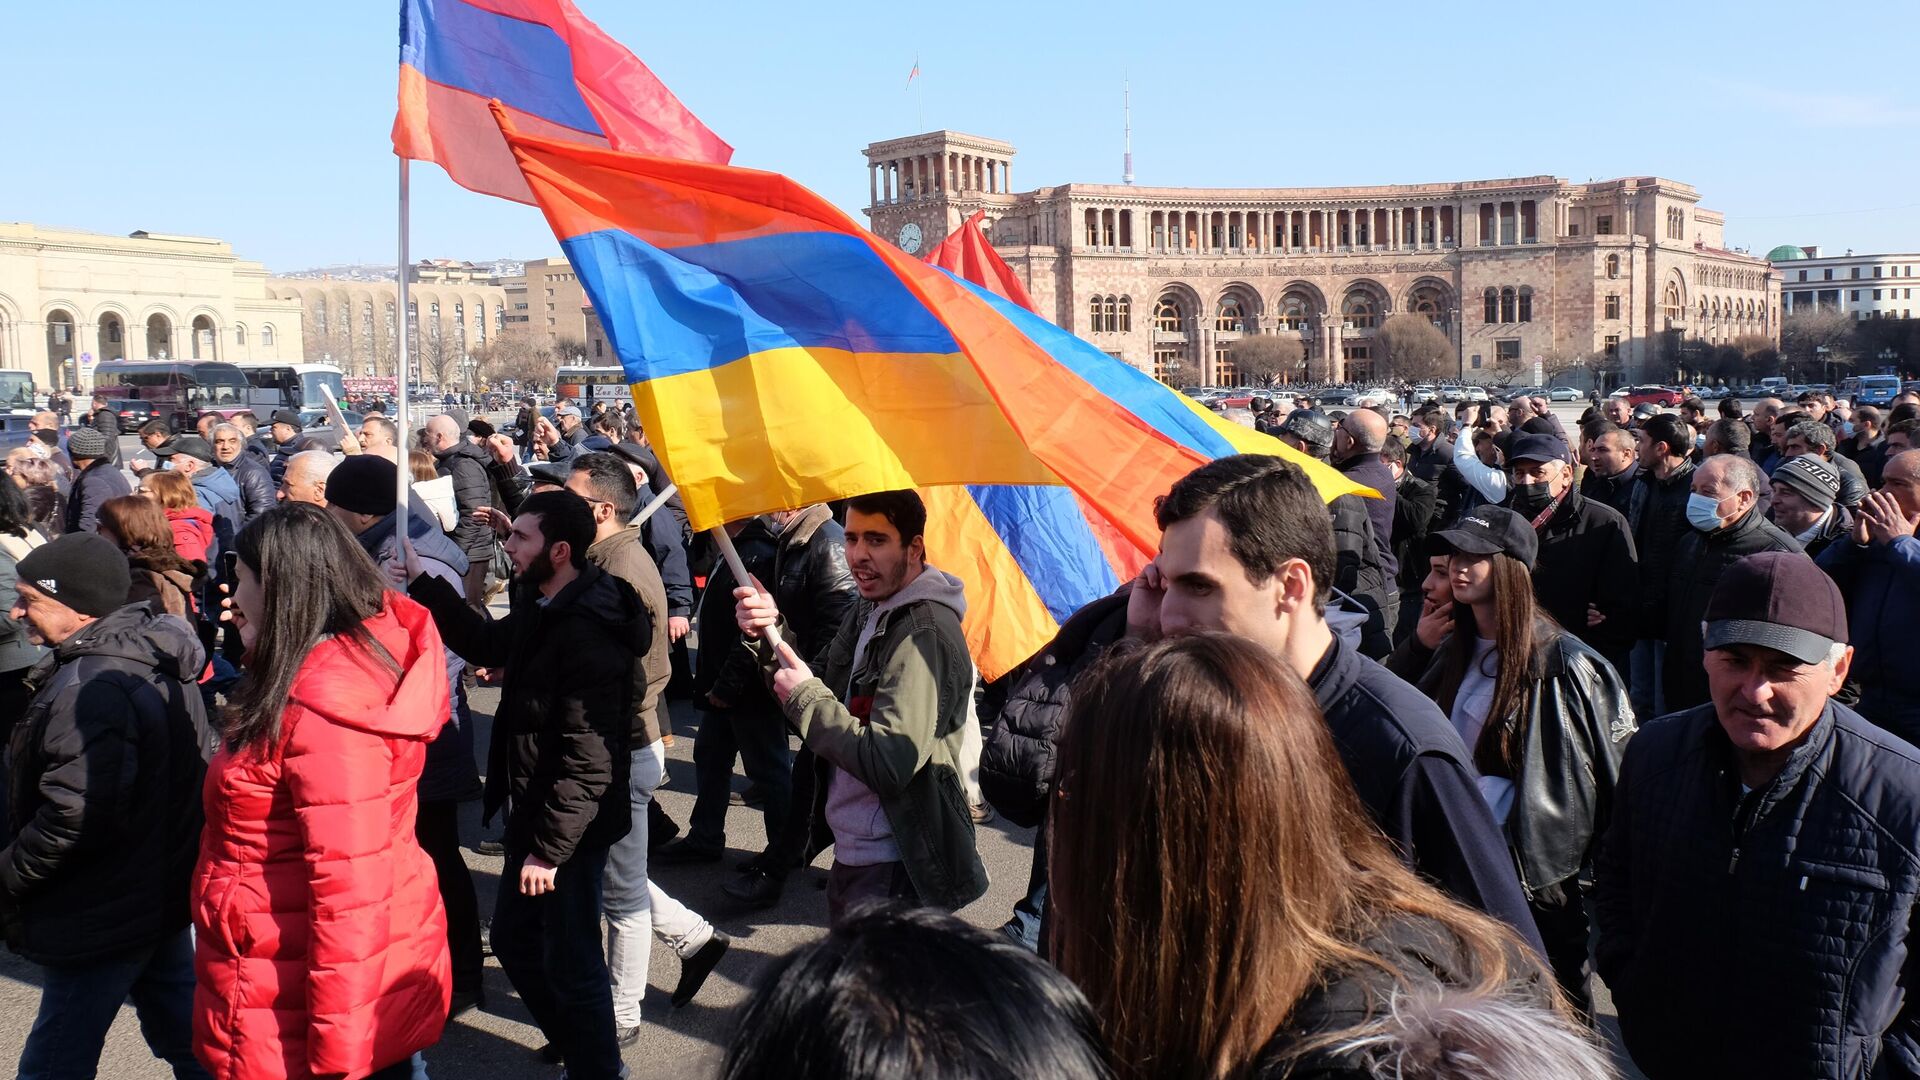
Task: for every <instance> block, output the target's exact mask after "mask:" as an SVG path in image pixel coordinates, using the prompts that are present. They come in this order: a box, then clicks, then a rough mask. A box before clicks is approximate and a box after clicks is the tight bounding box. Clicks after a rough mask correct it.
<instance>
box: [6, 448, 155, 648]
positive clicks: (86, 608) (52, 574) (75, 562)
mask: <svg viewBox="0 0 1920 1080" xmlns="http://www.w3.org/2000/svg"><path fill="white" fill-rule="evenodd" d="M81 430H83V431H91V430H92V429H91V428H82V429H81ZM94 434H95V435H98V434H100V433H99V432H97V431H96V432H94ZM16 572H17V573H18V574H19V576H20V583H21V584H22V585H29V586H32V587H33V588H35V589H38V590H40V591H41V592H43V593H46V594H47V595H48V596H49V597H52V598H53V599H55V600H58V601H59V602H60V603H62V604H65V605H66V606H68V607H70V608H72V609H73V610H75V611H77V612H79V613H80V614H82V615H91V616H93V617H94V618H96V619H98V618H101V617H103V616H105V615H107V614H109V613H111V612H114V611H117V610H119V609H120V608H123V607H125V606H126V605H127V590H128V589H129V588H130V587H132V585H133V574H132V572H131V571H130V570H129V569H128V568H127V557H126V556H125V555H123V554H121V552H120V549H119V548H117V547H115V546H114V545H113V542H112V541H111V540H108V539H107V538H106V537H104V536H101V535H100V534H98V533H89V532H77V533H67V534H66V535H65V536H59V537H55V538H54V539H53V540H50V541H48V542H47V543H44V544H42V545H40V546H39V547H37V548H34V549H33V550H32V551H31V552H29V553H28V554H27V557H26V558H24V559H21V560H20V563H19V565H18V566H17V567H16Z"/></svg>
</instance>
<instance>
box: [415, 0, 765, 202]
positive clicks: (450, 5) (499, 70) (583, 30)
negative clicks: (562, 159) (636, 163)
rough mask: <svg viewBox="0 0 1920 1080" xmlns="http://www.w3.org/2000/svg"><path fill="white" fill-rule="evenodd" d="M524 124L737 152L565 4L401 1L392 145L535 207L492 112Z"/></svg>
mask: <svg viewBox="0 0 1920 1080" xmlns="http://www.w3.org/2000/svg"><path fill="white" fill-rule="evenodd" d="M489 101H498V102H499V103H500V104H501V106H502V107H503V108H505V109H506V110H507V112H508V115H510V116H511V117H512V118H513V122H514V124H515V125H516V126H518V127H519V128H520V129H521V130H523V131H528V132H535V133H538V134H541V135H545V136H547V137H550V138H553V139H557V140H566V141H573V142H579V143H583V144H586V145H590V146H608V147H612V148H614V149H618V150H627V151H632V152H634V153H644V154H655V155H658V156H661V157H677V158H687V159H689V160H694V161H712V162H719V163H723V164H724V163H725V162H726V161H728V160H729V159H730V158H731V157H732V156H733V148H732V147H730V146H728V145H727V144H726V143H725V142H723V141H721V139H720V137H719V136H717V135H715V134H714V133H713V132H712V131H710V130H708V129H707V126H706V125H705V124H703V123H701V122H700V120H699V118H697V117H695V116H694V115H693V113H691V112H690V111H688V110H687V107H686V106H685V105H682V104H681V103H680V100H679V99H678V98H676V97H674V96H673V94H672V92H670V91H669V90H668V89H667V88H666V86H664V85H663V84H662V83H661V82H660V80H659V79H658V78H656V77H654V74H653V72H652V71H650V70H648V69H647V66H646V65H645V64H643V63H641V62H640V60H639V59H638V58H637V57H635V56H634V55H633V54H632V53H630V52H628V51H627V50H626V49H624V48H622V47H621V45H620V43H619V42H617V41H615V40H613V39H612V38H610V37H608V36H607V35H606V34H605V33H603V32H601V30H600V28H599V27H597V26H595V25H594V24H593V23H592V22H590V21H588V19H587V18H586V16H584V15H582V14H580V11H579V9H578V8H575V7H574V6H573V4H572V3H571V2H570V0H402V2H401V5H400V107H399V111H398V112H397V113H396V115H395V116H394V120H393V152H394V153H395V154H398V155H399V156H401V157H403V158H411V159H413V160H415V161H432V162H436V163H438V164H439V165H440V167H441V168H444V169H445V170H447V175H448V176H450V177H452V178H453V181H454V182H455V183H457V184H459V185H460V186H461V187H464V188H467V189H469V190H471V191H478V192H480V193H482V194H485V195H497V196H499V197H501V198H503V199H512V200H514V201H516V202H523V203H531V202H533V195H532V193H531V192H529V191H528V190H527V184H526V181H525V180H523V179H522V178H521V176H520V170H519V168H518V167H517V166H515V165H514V162H513V155H512V154H511V153H509V152H508V151H507V144H506V142H505V140H503V139H502V138H501V137H500V127H499V125H498V124H495V123H494V121H493V116H492V114H491V113H490V112H489V111H488V103H489Z"/></svg>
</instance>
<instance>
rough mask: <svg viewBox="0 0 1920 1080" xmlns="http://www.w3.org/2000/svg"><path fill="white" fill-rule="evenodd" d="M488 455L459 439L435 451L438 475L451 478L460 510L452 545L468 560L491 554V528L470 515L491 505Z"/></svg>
mask: <svg viewBox="0 0 1920 1080" xmlns="http://www.w3.org/2000/svg"><path fill="white" fill-rule="evenodd" d="M488 461H489V458H488V457H487V452H486V451H484V450H482V449H480V448H479V447H477V446H475V445H473V444H472V443H470V442H468V441H467V440H466V439H464V438H463V439H461V440H460V442H459V444H458V445H456V446H453V447H450V448H448V449H446V450H437V451H435V452H434V455H433V464H434V468H435V470H437V471H438V472H439V473H440V475H441V476H451V477H453V503H454V506H455V507H457V508H458V509H459V511H460V522H459V524H457V525H455V526H454V527H453V542H454V543H456V544H458V545H460V550H461V551H464V552H466V553H467V555H468V557H469V558H471V557H474V556H483V557H487V558H491V557H492V555H493V539H494V537H493V528H492V526H490V525H488V524H487V523H486V522H484V521H475V520H474V519H473V512H474V511H475V510H477V509H479V508H480V507H483V506H492V505H494V495H493V485H492V483H490V482H489V480H488V478H487V463H488Z"/></svg>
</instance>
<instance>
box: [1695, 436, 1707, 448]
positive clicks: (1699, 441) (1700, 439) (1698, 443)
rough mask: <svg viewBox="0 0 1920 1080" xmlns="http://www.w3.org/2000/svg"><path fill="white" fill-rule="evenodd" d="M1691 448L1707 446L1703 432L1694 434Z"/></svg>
mask: <svg viewBox="0 0 1920 1080" xmlns="http://www.w3.org/2000/svg"><path fill="white" fill-rule="evenodd" d="M1693 448H1694V449H1695V450H1705V449H1706V448H1707V437H1706V435H1705V434H1700V435H1695V436H1694V437H1693Z"/></svg>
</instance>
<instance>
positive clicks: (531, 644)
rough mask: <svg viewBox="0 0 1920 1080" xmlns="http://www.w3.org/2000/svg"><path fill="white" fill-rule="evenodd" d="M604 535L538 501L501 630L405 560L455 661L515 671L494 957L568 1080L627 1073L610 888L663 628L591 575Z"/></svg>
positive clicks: (507, 689)
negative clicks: (609, 944) (651, 663)
mask: <svg viewBox="0 0 1920 1080" xmlns="http://www.w3.org/2000/svg"><path fill="white" fill-rule="evenodd" d="M436 419H438V418H436ZM594 535H595V528H594V520H593V511H592V509H591V508H590V507H589V506H588V505H587V501H586V500H585V499H582V498H581V497H580V496H578V495H575V494H573V493H572V492H570V491H552V492H537V493H535V494H533V495H529V496H528V497H527V499H526V501H525V502H524V503H522V504H521V506H520V515H519V516H518V517H516V518H514V520H513V528H512V531H511V532H510V533H508V535H507V540H506V549H507V557H508V558H509V559H511V560H512V561H513V567H514V571H515V573H516V575H517V579H518V581H519V582H520V583H521V584H523V585H524V588H522V589H518V590H516V602H515V603H514V606H513V608H512V610H510V611H509V612H508V613H507V614H506V615H505V616H504V617H502V618H500V619H497V620H496V619H489V618H488V617H487V616H485V615H483V614H481V613H480V612H478V611H475V610H474V609H473V608H472V607H470V606H468V604H467V602H466V601H465V600H463V599H462V598H461V596H460V593H459V592H458V591H457V590H455V589H453V588H452V587H450V586H449V585H448V584H447V583H446V582H444V581H442V580H440V579H439V578H436V577H433V576H431V575H429V574H426V573H424V572H423V570H422V564H421V562H420V559H419V558H418V557H417V556H416V555H415V554H414V553H413V548H412V545H411V544H410V543H408V544H405V545H403V550H404V551H405V562H406V569H405V571H404V574H405V577H406V580H407V586H406V587H407V592H408V594H409V595H411V596H412V597H413V598H414V599H415V600H418V601H419V602H420V603H422V604H424V605H425V606H426V608H427V610H428V611H430V612H432V613H433V621H434V623H435V625H436V626H438V627H439V629H440V635H441V637H442V639H443V640H444V641H445V642H446V644H447V647H448V648H451V649H452V650H453V651H454V652H456V653H458V654H460V656H461V657H462V658H464V659H465V660H466V661H467V662H468V663H469V664H472V665H474V666H476V667H486V668H501V669H504V670H505V672H506V676H505V679H504V681H503V683H502V685H501V689H500V706H499V709H498V712H497V715H496V717H495V722H494V725H493V734H492V745H491V747H490V749H489V751H488V755H487V760H488V765H487V783H486V795H485V798H484V801H483V808H484V818H485V820H486V821H491V820H492V818H493V815H494V814H496V813H498V812H499V810H500V808H501V807H502V806H503V805H508V803H509V800H511V809H510V810H509V812H508V815H507V830H506V839H505V847H506V867H505V869H504V872H503V873H502V874H501V876H500V890H499V894H498V897H497V899H496V900H495V903H494V911H493V935H492V938H493V951H494V955H495V956H497V957H499V958H500V966H501V967H503V968H505V969H506V972H507V977H508V978H509V979H511V980H512V981H513V986H514V989H515V990H517V991H518V992H519V994H520V999H521V1000H522V1001H523V1002H524V1003H525V1004H526V1006H527V1010H528V1011H529V1012H531V1013H532V1014H533V1019H534V1022H535V1023H536V1024H538V1025H539V1027H540V1029H541V1030H542V1031H543V1032H544V1033H545V1034H546V1035H547V1038H548V1039H549V1040H550V1041H551V1042H552V1044H553V1045H554V1047H555V1049H556V1050H557V1051H558V1052H559V1054H560V1056H561V1058H562V1059H563V1060H564V1061H565V1063H566V1065H567V1068H568V1072H569V1074H570V1075H572V1076H577V1077H583V1078H585V1077H592V1078H594V1080H610V1078H612V1077H615V1076H618V1075H620V1073H621V1071H622V1066H621V1064H620V1048H619V1046H618V1044H617V1042H616V1038H617V1036H616V1032H615V1029H614V1018H613V992H612V984H611V982H610V981H609V977H608V971H607V961H606V954H605V953H604V952H603V951H602V949H601V939H600V918H601V910H600V895H601V894H600V888H601V879H602V877H603V875H604V874H605V872H606V867H607V854H608V851H609V849H610V848H611V847H612V845H613V843H614V842H615V841H616V840H619V839H620V838H621V837H623V836H625V835H626V834H627V831H628V829H629V828H630V827H631V815H630V811H629V806H628V785H629V775H630V772H631V768H630V765H629V760H628V749H627V748H628V742H629V732H630V731H631V727H632V723H633V667H634V664H635V663H636V662H637V658H638V656H639V655H640V652H641V649H642V648H643V643H644V642H645V641H647V640H648V639H649V638H650V637H651V635H652V633H653V628H652V627H651V626H649V625H648V624H647V616H646V609H645V608H643V607H642V606H641V604H640V600H639V598H638V597H637V596H635V595H634V592H633V589H632V588H631V587H630V586H628V585H627V584H626V583H625V582H623V581H621V580H620V579H619V578H616V577H614V576H613V575H611V574H608V573H606V572H605V571H603V570H601V569H599V568H598V567H596V566H594V565H592V564H591V563H589V562H587V560H586V552H587V549H588V548H590V547H592V546H593V541H594Z"/></svg>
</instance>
